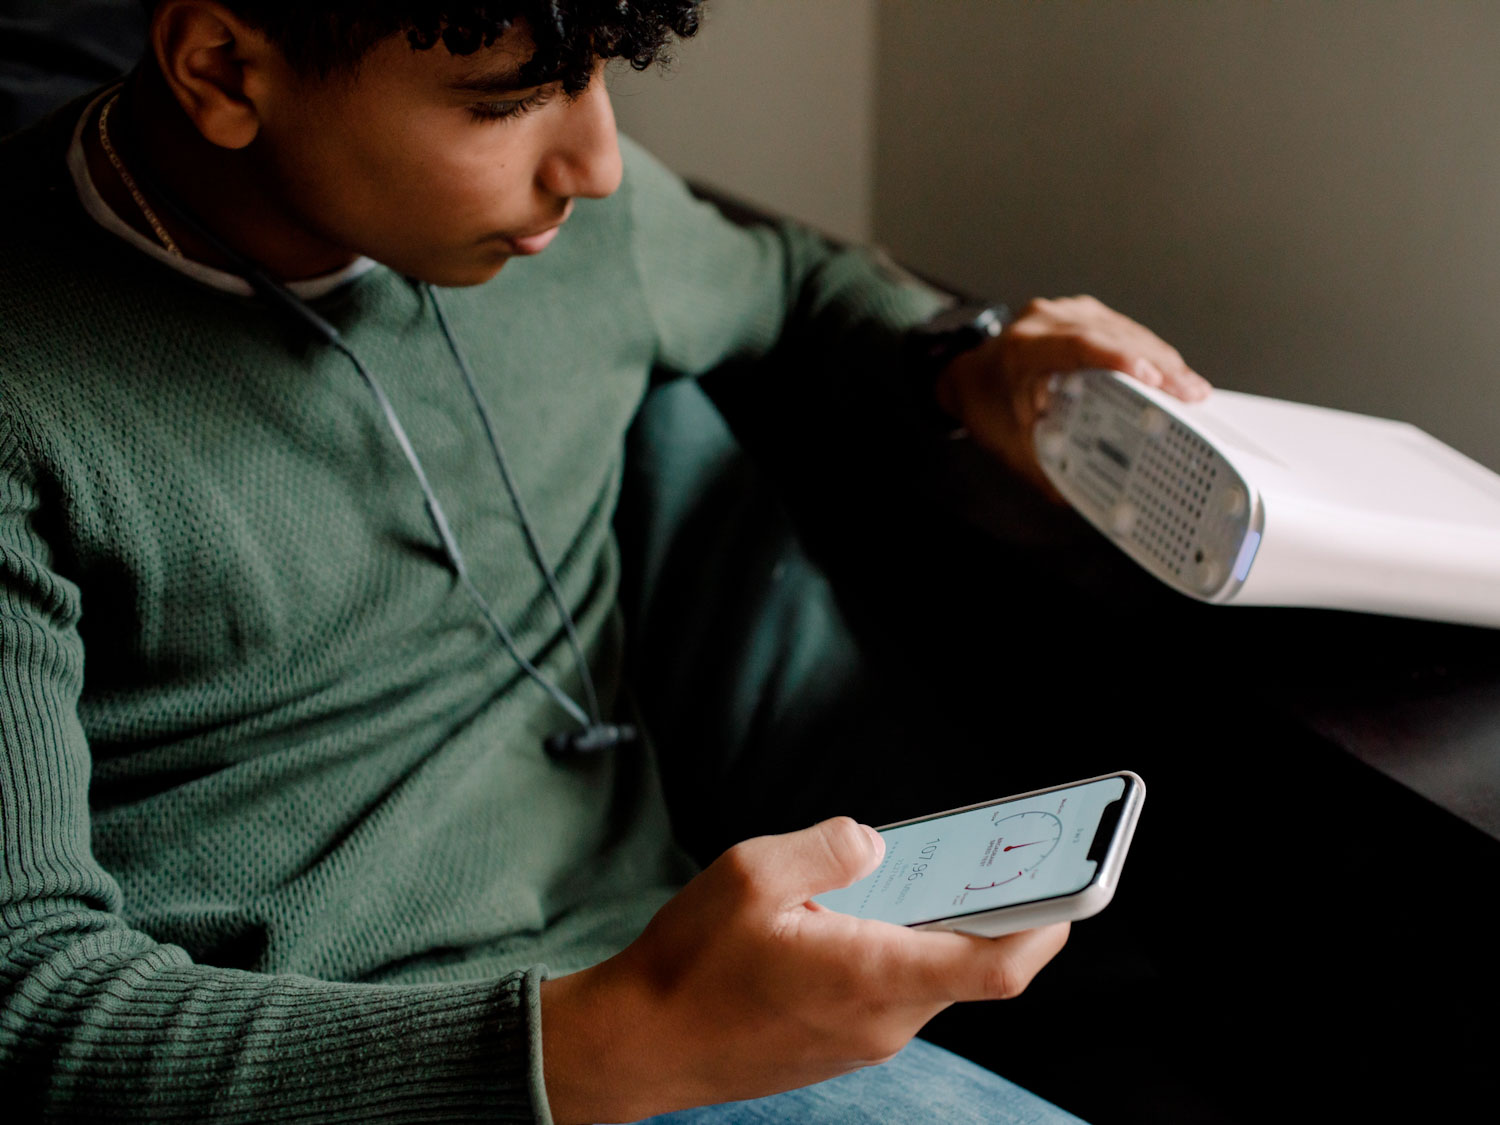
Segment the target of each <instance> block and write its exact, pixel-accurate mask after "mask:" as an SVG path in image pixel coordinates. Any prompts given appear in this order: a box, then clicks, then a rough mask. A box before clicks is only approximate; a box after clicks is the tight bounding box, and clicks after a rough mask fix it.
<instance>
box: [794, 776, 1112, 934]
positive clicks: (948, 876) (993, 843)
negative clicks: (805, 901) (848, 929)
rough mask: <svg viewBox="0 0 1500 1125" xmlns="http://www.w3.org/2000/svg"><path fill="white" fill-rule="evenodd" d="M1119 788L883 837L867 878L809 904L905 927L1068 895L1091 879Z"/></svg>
mask: <svg viewBox="0 0 1500 1125" xmlns="http://www.w3.org/2000/svg"><path fill="white" fill-rule="evenodd" d="M1125 785H1126V779H1125V778H1123V777H1105V778H1100V779H1099V780H1097V781H1090V782H1085V783H1083V784H1081V785H1070V786H1066V787H1064V788H1061V789H1053V790H1051V791H1049V792H1047V793H1041V794H1038V795H1036V796H1032V797H1018V798H1012V799H1010V800H1003V801H996V802H993V803H991V804H988V805H981V806H980V807H978V808H973V809H966V810H964V811H961V812H954V813H941V814H939V815H937V816H930V817H924V818H923V819H921V820H917V821H913V822H911V823H910V824H900V825H897V826H895V827H893V828H885V829H882V830H881V832H880V835H881V836H882V837H883V838H884V839H885V858H884V859H883V860H881V861H880V866H879V867H877V868H876V869H875V871H874V873H873V874H871V875H867V876H866V877H865V878H863V879H861V880H860V881H859V882H857V883H855V884H854V885H853V886H849V887H845V888H843V889H842V890H837V891H829V892H827V893H826V894H821V895H817V896H816V897H814V899H813V901H814V902H817V903H821V904H822V905H823V906H826V907H828V909H830V910H837V911H839V912H841V913H844V914H853V915H855V916H857V917H860V918H874V919H878V920H879V921H882V922H895V923H897V924H899V925H903V926H913V925H917V924H918V923H921V922H933V921H936V920H937V919H939V918H952V917H954V916H955V915H962V914H977V913H980V912H983V911H986V910H994V909H996V908H997V907H1002V906H1011V905H1013V904H1015V903H1019V902H1035V901H1037V900H1038V899H1044V898H1055V897H1056V896H1058V895H1066V894H1073V893H1075V892H1077V891H1081V890H1082V889H1083V888H1084V887H1086V886H1088V884H1089V882H1090V881H1091V880H1092V879H1093V878H1094V874H1095V872H1097V871H1098V868H1099V862H1098V861H1099V859H1100V857H1101V856H1102V854H1103V853H1102V850H1100V849H1097V848H1095V846H1094V842H1095V837H1096V836H1098V835H1099V827H1100V824H1101V823H1103V822H1105V821H1106V820H1107V823H1108V827H1109V829H1110V831H1111V833H1112V832H1113V828H1114V825H1115V824H1117V823H1118V822H1119V816H1120V810H1121V808H1122V801H1121V798H1122V797H1123V796H1124V793H1125ZM1105 842H1106V843H1107V841H1105ZM1102 846H1103V845H1102V844H1101V848H1102Z"/></svg>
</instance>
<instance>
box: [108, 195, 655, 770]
mask: <svg viewBox="0 0 1500 1125" xmlns="http://www.w3.org/2000/svg"><path fill="white" fill-rule="evenodd" d="M136 175H137V177H138V178H139V179H141V180H142V181H144V182H145V183H146V184H147V185H149V186H150V188H151V190H152V193H153V194H154V195H156V196H157V198H158V199H160V200H161V201H162V202H163V203H164V204H165V205H166V206H167V208H168V209H169V210H170V211H171V212H172V213H173V214H174V215H175V216H176V217H177V219H178V220H179V221H181V222H182V223H183V224H184V225H185V226H187V227H188V228H189V229H190V230H192V231H193V233H194V234H196V235H197V236H198V237H199V238H201V239H202V240H203V242H204V243H206V244H207V245H208V246H209V247H211V248H212V249H213V250H214V251H215V252H216V253H218V254H220V255H222V256H223V257H224V258H226V259H227V260H229V261H231V262H233V263H235V265H236V266H237V267H238V270H239V273H240V276H241V277H242V278H243V279H244V280H245V282H246V283H247V284H248V285H249V286H250V288H251V289H252V290H254V291H255V292H256V293H257V294H259V295H260V296H261V297H262V298H263V299H265V300H266V301H267V303H269V304H270V305H272V306H273V307H275V308H279V309H281V310H282V311H284V312H286V313H287V314H289V315H290V316H291V317H292V318H294V319H295V320H297V321H298V322H300V323H301V324H302V325H304V326H305V327H307V328H308V329H310V330H311V331H312V332H313V334H314V335H316V336H317V337H318V338H319V339H320V340H322V341H323V342H324V343H326V344H327V345H328V346H329V347H331V348H334V349H335V350H337V351H338V352H339V353H340V354H342V355H343V356H344V357H345V358H347V359H348V360H349V362H350V363H351V364H353V366H354V369H355V371H357V372H358V373H359V377H360V379H361V380H362V381H363V382H364V384H365V386H366V387H368V388H369V390H370V393H371V395H372V396H373V397H374V399H375V402H376V405H377V406H378V407H379V409H380V413H381V416H382V417H383V418H384V420H385V424H386V428H387V429H388V430H390V432H391V435H392V436H393V437H394V438H395V439H396V444H397V445H398V446H399V447H400V449H401V453H402V456H403V457H405V459H406V463H407V465H408V466H409V467H410V469H411V471H412V474H413V476H415V477H416V480H417V487H418V488H420V489H421V491H422V500H423V505H424V506H425V508H426V509H427V517H428V519H429V521H430V522H431V523H432V527H433V530H434V531H435V532H436V533H437V537H438V541H439V543H440V544H441V545H442V549H443V554H444V557H445V558H446V559H447V561H448V565H449V567H450V568H451V569H452V570H453V573H454V576H455V577H456V578H457V580H458V582H459V585H460V586H462V587H463V590H464V592H465V593H466V594H467V595H468V597H469V599H470V600H471V601H473V603H474V604H475V606H477V607H478V609H479V612H480V613H481V614H482V615H483V616H484V619H485V620H486V621H487V622H488V623H489V625H490V628H491V630H492V631H493V632H494V634H495V636H496V637H497V638H498V639H499V641H500V644H501V647H503V648H504V649H505V651H506V652H507V653H508V654H509V655H510V657H511V659H512V660H514V661H515V662H516V664H517V666H518V667H520V669H521V670H522V671H523V672H524V673H525V674H526V675H527V676H528V677H529V678H530V679H531V680H532V681H534V682H535V683H536V684H538V685H539V686H540V687H541V688H542V689H543V690H545V691H546V692H547V694H548V695H549V696H551V698H552V699H553V701H554V702H555V703H557V705H558V706H559V707H561V708H562V709H563V711H565V712H566V713H567V714H568V716H569V717H570V718H572V719H573V720H574V721H575V722H576V723H577V724H578V726H579V729H578V730H575V731H570V732H566V733H558V734H553V735H551V736H549V737H548V738H547V739H546V740H545V743H544V745H545V747H546V749H547V751H548V752H549V753H552V754H567V753H587V752H593V751H598V750H605V749H612V748H615V747H620V746H625V745H630V744H632V743H634V742H635V741H636V740H637V738H638V734H637V731H636V729H635V728H634V727H633V726H631V725H629V724H624V723H621V724H615V723H606V722H605V721H604V716H603V712H602V710H601V708H600V706H599V695H598V691H597V690H596V688H595V686H594V677H593V674H592V672H591V671H590V669H589V663H588V659H587V655H586V654H585V652H584V650H583V644H582V642H581V641H580V639H579V637H578V629H577V625H576V623H575V622H574V620H573V615H572V613H571V612H569V610H568V606H567V600H566V599H565V598H564V597H563V593H562V589H561V587H560V585H559V583H558V581H557V575H556V573H555V572H554V571H553V569H552V567H551V566H550V565H549V564H548V563H547V559H546V556H545V555H544V554H543V553H542V548H541V542H540V540H539V539H538V537H537V534H536V530H535V528H534V526H533V524H532V522H531V519H530V516H529V515H528V513H527V511H526V506H525V504H524V503H523V502H522V499H521V494H520V490H519V489H518V488H517V487H516V483H515V479H514V477H513V475H512V473H511V470H510V464H509V462H508V461H507V460H506V457H505V451H504V447H503V446H502V444H501V442H500V437H499V434H498V432H497V431H496V429H495V426H494V422H493V419H492V418H491V416H490V412H489V408H488V405H487V404H486V403H485V401H484V398H483V396H482V395H481V394H480V391H479V384H478V382H477V380H476V379H475V378H474V373H473V371H472V369H471V368H470V367H469V363H468V360H467V358H466V357H465V355H464V353H463V350H462V349H461V348H460V347H459V346H458V341H457V339H456V338H455V336H454V334H453V329H452V326H451V325H450V324H449V321H448V317H447V314H446V313H445V312H444V310H443V306H442V304H441V303H440V302H439V300H438V297H437V293H436V291H435V290H434V289H433V287H432V286H431V285H429V284H427V283H425V282H424V283H422V285H421V291H422V293H423V294H424V295H425V296H426V297H427V298H428V299H429V300H430V301H431V302H432V307H433V310H434V312H435V313H436V316H437V321H438V324H439V326H440V328H441V329H442V332H443V336H444V338H445V339H446V341H447V344H448V349H449V351H450V352H451V353H452V355H453V358H454V360H455V362H456V363H457V365H458V369H459V373H460V374H461V376H462V377H463V381H464V385H465V387H466V388H467V389H468V392H469V396H470V398H471V399H472V400H473V402H474V405H475V408H476V409H477V411H478V412H479V417H480V421H481V423H482V424H483V427H484V432H485V437H486V439H487V440H488V442H489V445H490V450H491V452H492V453H493V454H494V458H495V464H496V466H497V467H498V468H499V470H500V478H501V481H502V482H503V483H504V485H505V490H506V492H507V493H508V494H509V496H510V500H511V504H512V505H513V506H514V508H515V511H516V516H517V518H518V520H519V522H520V525H521V529H522V533H523V534H524V536H525V538H526V543H527V547H528V549H529V550H530V552H531V555H532V559H533V561H534V562H535V563H536V565H537V568H538V569H539V570H540V571H541V573H542V577H543V581H544V582H545V584H546V587H547V591H548V594H549V595H550V597H551V599H552V602H553V604H554V605H555V606H556V607H557V611H558V614H559V616H560V617H561V618H562V623H563V631H564V633H565V634H566V637H567V641H568V645H569V648H570V649H571V650H572V652H573V656H574V659H575V660H576V661H577V663H578V670H579V675H580V678H581V680H582V682H583V687H584V695H585V701H586V708H585V706H581V705H580V704H579V703H578V702H577V701H576V700H575V699H573V697H572V696H571V695H569V694H568V693H567V692H566V691H564V690H563V689H562V688H561V687H559V686H558V685H557V684H556V683H555V682H553V681H552V680H551V679H550V678H548V677H547V676H546V675H545V674H543V672H542V671H541V669H539V668H537V667H536V665H535V664H534V663H533V662H532V661H531V660H529V659H528V658H527V657H526V655H525V654H524V653H523V652H522V651H521V649H520V646H519V645H518V644H517V642H516V639H515V637H514V635H513V634H512V633H511V631H510V630H509V629H508V628H507V627H506V625H505V622H503V621H502V620H500V617H499V615H497V614H496V613H495V611H494V608H493V607H492V606H491V605H490V603H489V602H488V601H487V600H486V599H485V597H484V595H483V594H482V593H480V591H479V588H478V587H477V586H476V585H475V584H474V580H473V578H472V577H471V576H470V574H469V568H468V566H467V564H466V563H465V562H464V556H463V551H462V550H461V549H460V548H459V545H458V539H457V537H456V536H455V535H454V533H453V528H452V527H451V525H450V524H449V522H448V517H447V515H446V514H445V513H444V511H443V506H442V504H441V502H440V501H439V500H438V498H437V493H436V491H435V490H434V489H433V487H432V482H431V481H430V480H429V479H428V477H427V472H426V470H425V469H423V467H422V461H421V458H420V457H418V456H417V451H416V449H415V447H414V446H413V445H412V443H411V439H410V438H409V437H408V436H407V433H406V430H405V428H404V427H403V426H402V425H401V419H400V418H399V417H398V416H397V414H396V410H395V407H394V406H392V405H391V401H390V399H389V398H388V397H387V395H386V393H385V391H384V389H383V388H382V387H381V386H380V382H379V381H378V380H377V379H376V378H375V376H374V374H373V373H372V372H371V371H370V370H369V369H368V368H367V367H365V365H364V363H363V362H361V360H360V358H359V356H358V355H356V354H355V352H354V349H353V348H351V347H350V346H349V345H348V343H347V342H345V340H344V338H343V336H342V335H341V334H340V333H339V331H338V329H337V328H335V327H334V326H333V325H332V324H330V323H329V322H328V321H327V320H325V319H324V318H323V317H322V316H320V315H319V314H318V313H317V312H316V311H315V310H314V309H313V308H312V307H311V306H310V305H309V304H308V303H307V302H306V301H304V300H303V299H302V298H301V297H299V296H297V294H295V293H293V292H292V291H291V290H290V289H289V288H287V287H286V286H285V285H283V284H282V283H281V282H279V281H276V280H275V279H274V278H272V277H271V276H270V275H269V274H267V273H266V272H265V271H264V270H263V269H262V268H261V267H260V266H259V265H257V264H256V263H255V262H254V261H252V260H251V259H250V258H248V257H246V256H245V255H244V254H242V253H241V252H239V251H238V250H235V249H234V248H233V247H231V246H229V245H228V244H227V243H226V242H224V240H223V239H222V238H220V237H219V236H218V235H216V234H215V233H214V232H213V231H211V230H209V229H208V227H207V225H206V224H205V223H203V222H202V220H200V219H199V218H198V217H197V216H196V215H195V214H193V212H192V211H190V210H189V209H188V208H187V206H186V205H184V204H183V203H181V202H180V201H178V200H177V198H176V197H175V196H174V195H173V194H172V193H170V192H168V191H166V190H165V189H164V188H162V186H161V185H160V184H159V183H158V182H156V181H155V179H154V178H153V177H152V176H151V174H150V173H149V171H147V170H146V169H145V168H142V167H139V166H137V168H136Z"/></svg>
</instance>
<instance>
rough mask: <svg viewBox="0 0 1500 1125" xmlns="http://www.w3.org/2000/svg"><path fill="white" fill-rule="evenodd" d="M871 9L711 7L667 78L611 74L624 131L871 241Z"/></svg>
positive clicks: (735, 1)
mask: <svg viewBox="0 0 1500 1125" xmlns="http://www.w3.org/2000/svg"><path fill="white" fill-rule="evenodd" d="M875 7H876V5H875V0H710V3H709V7H708V19H707V22H706V25H705V27H704V29H703V30H702V31H700V32H699V33H698V35H697V37H696V38H694V39H693V40H691V41H689V42H688V43H686V44H684V45H683V46H682V47H681V49H680V50H679V52H678V58H677V62H676V63H675V64H674V65H673V67H672V68H671V69H670V71H668V72H667V73H665V74H659V73H657V72H655V71H648V72H646V73H645V74H634V73H632V72H630V71H628V70H626V71H620V70H618V69H617V70H616V71H615V72H614V74H613V78H612V81H611V89H612V91H613V93H614V99H615V113H616V114H617V115H618V116H619V119H620V127H621V128H622V129H623V130H624V131H625V132H626V133H629V134H630V135H631V136H633V137H635V138H636V139H637V140H639V141H641V142H642V143H643V144H645V145H646V147H647V148H650V149H651V150H652V151H653V152H655V153H656V154H657V155H658V156H660V157H661V158H662V159H663V160H665V161H666V162H667V163H668V164H670V165H671V166H672V167H673V168H675V169H677V170H678V171H679V172H681V173H683V174H684V175H687V176H692V177H697V178H699V179H702V180H703V181H705V182H707V183H710V184H712V185H714V186H716V187H719V188H722V189H724V190H727V191H730V192H732V193H734V194H736V195H738V196H740V197H742V198H744V199H747V200H749V201H751V202H753V203H759V204H761V205H763V206H768V207H771V208H774V209H776V210H778V211H780V212H783V213H785V214H788V215H794V216H796V217H797V218H800V219H802V220H803V221H804V222H808V223H811V224H812V225H813V226H815V227H817V228H818V229H820V230H824V231H827V232H828V233H829V234H832V235H835V236H837V237H839V238H846V239H855V240H865V239H868V238H869V237H870V235H871V231H872V227H871V213H872V203H873V184H874V179H873V175H874V153H875V131H874V122H875Z"/></svg>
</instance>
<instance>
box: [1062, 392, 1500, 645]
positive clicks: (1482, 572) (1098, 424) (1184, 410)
mask: <svg viewBox="0 0 1500 1125" xmlns="http://www.w3.org/2000/svg"><path fill="white" fill-rule="evenodd" d="M1036 445H1037V455H1038V458H1039V459H1040V461H1041V465H1042V469H1043V471H1044V472H1045V473H1046V474H1047V477H1048V478H1049V479H1050V480H1051V481H1052V483H1053V485H1054V486H1055V487H1056V488H1057V490H1058V491H1059V492H1061V493H1062V494H1063V496H1064V497H1066V498H1067V500H1068V501H1069V502H1070V503H1071V504H1072V505H1073V506H1074V507H1075V508H1077V509H1078V511H1079V512H1081V513H1082V514H1083V516H1084V517H1085V518H1086V519H1088V521H1089V522H1090V523H1092V524H1093V525H1094V526H1095V527H1097V528H1098V529H1099V530H1100V531H1102V532H1103V533H1104V534H1105V535H1107V536H1109V538H1110V539H1112V540H1113V541H1114V542H1115V544H1116V545H1118V546H1119V547H1120V549H1121V550H1123V551H1124V552H1125V553H1126V554H1128V555H1129V556H1130V557H1131V558H1133V559H1134V560H1135V561H1136V562H1138V563H1140V565H1141V566H1143V567H1145V568H1146V569H1147V570H1148V571H1150V572H1151V573H1152V574H1154V575H1155V576H1156V577H1157V578H1159V579H1161V580H1162V581H1163V582H1165V583H1167V584H1168V585H1169V586H1172V587H1173V588H1175V589H1177V590H1179V591H1181V592H1182V593H1184V594H1188V595H1189V596H1191V597H1194V598H1198V599H1200V600H1202V601H1206V602H1213V603H1216V604H1225V605H1276V606H1309V607H1314V606H1315V607H1321V608H1327V609H1348V610H1360V611H1363V612H1366V613H1386V614H1395V615H1399V616H1403V617H1422V618H1430V619H1433V620H1438V621H1453V622H1460V623H1463V624H1470V625H1488V626H1494V627H1500V476H1496V474H1494V473H1492V472H1490V471H1489V470H1488V469H1486V468H1484V467H1483V466H1482V465H1479V464H1478V463H1476V462H1474V461H1471V460H1469V458H1467V457H1465V456H1464V455H1463V454H1461V453H1459V452H1458V451H1457V450H1454V449H1451V448H1449V447H1448V446H1446V445H1444V444H1443V443H1442V442H1440V441H1438V440H1437V439H1436V438H1434V437H1432V436H1430V435H1429V434H1426V433H1424V432H1423V431H1421V430H1419V429H1417V428H1416V427H1415V426H1411V425H1408V424H1406V423H1404V422H1392V421H1387V420H1385V419H1381V418H1370V417H1366V416H1364V415H1361V414H1349V413H1346V412H1344V411H1341V410H1328V409H1325V408H1323V407H1317V406H1306V405H1303V404H1301V403H1294V402H1283V401H1281V400H1278V399H1271V398H1261V397H1259V396H1257V395H1247V394H1240V393H1237V392H1234V391H1223V390H1216V391H1214V392H1213V394H1211V395H1210V396H1209V397H1208V398H1207V399H1206V400H1205V401H1203V402H1201V403H1192V404H1189V403H1183V402H1179V401H1178V400H1177V399H1174V398H1171V397H1169V396H1168V395H1165V394H1162V393H1161V392H1158V391H1155V390H1152V389H1151V388H1149V387H1147V386H1145V385H1143V384H1141V383H1139V382H1137V381H1135V380H1133V379H1129V378H1127V377H1125V376H1124V375H1120V374H1119V373H1117V372H1113V371H1084V372H1079V373H1076V374H1073V375H1069V376H1068V377H1066V378H1065V379H1062V380H1060V381H1059V384H1058V387H1057V392H1056V393H1055V394H1054V395H1053V399H1052V405H1051V407H1050V408H1049V409H1048V412H1047V414H1046V416H1045V417H1044V418H1042V420H1041V421H1040V422H1038V423H1037V427H1036Z"/></svg>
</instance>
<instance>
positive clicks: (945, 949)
mask: <svg viewBox="0 0 1500 1125" xmlns="http://www.w3.org/2000/svg"><path fill="white" fill-rule="evenodd" d="M1068 930H1069V927H1068V923H1066V922H1059V923H1057V924H1055V925H1051V926H1041V927H1039V928H1037V929H1033V930H1023V931H1021V932H1020V933H1015V934H1007V935H1005V936H1004V937H998V938H983V937H976V936H974V935H973V934H952V933H933V932H919V931H915V930H911V931H908V933H909V934H910V935H911V938H912V939H916V940H912V941H910V942H909V943H908V948H907V950H906V951H905V952H906V954H907V956H908V958H909V965H908V968H907V972H906V973H905V974H904V975H905V977H906V979H907V980H908V981H909V982H910V987H911V988H912V989H913V990H914V994H913V997H912V998H913V999H914V1000H929V999H930V1000H934V1001H938V1002H944V1003H949V1002H957V1001H963V1000H1005V999H1009V998H1011V997H1013V996H1018V995H1020V993H1021V992H1022V991H1024V990H1025V988H1026V986H1027V985H1029V984H1030V983H1031V981H1032V979H1033V978H1034V977H1035V976H1036V974H1037V973H1038V972H1040V971H1041V969H1042V967H1043V966H1044V965H1046V964H1047V962H1048V961H1050V960H1052V958H1053V957H1055V956H1056V955H1057V953H1058V951H1059V950H1061V949H1062V947H1063V945H1064V944H1066V942H1067V940H1068Z"/></svg>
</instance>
